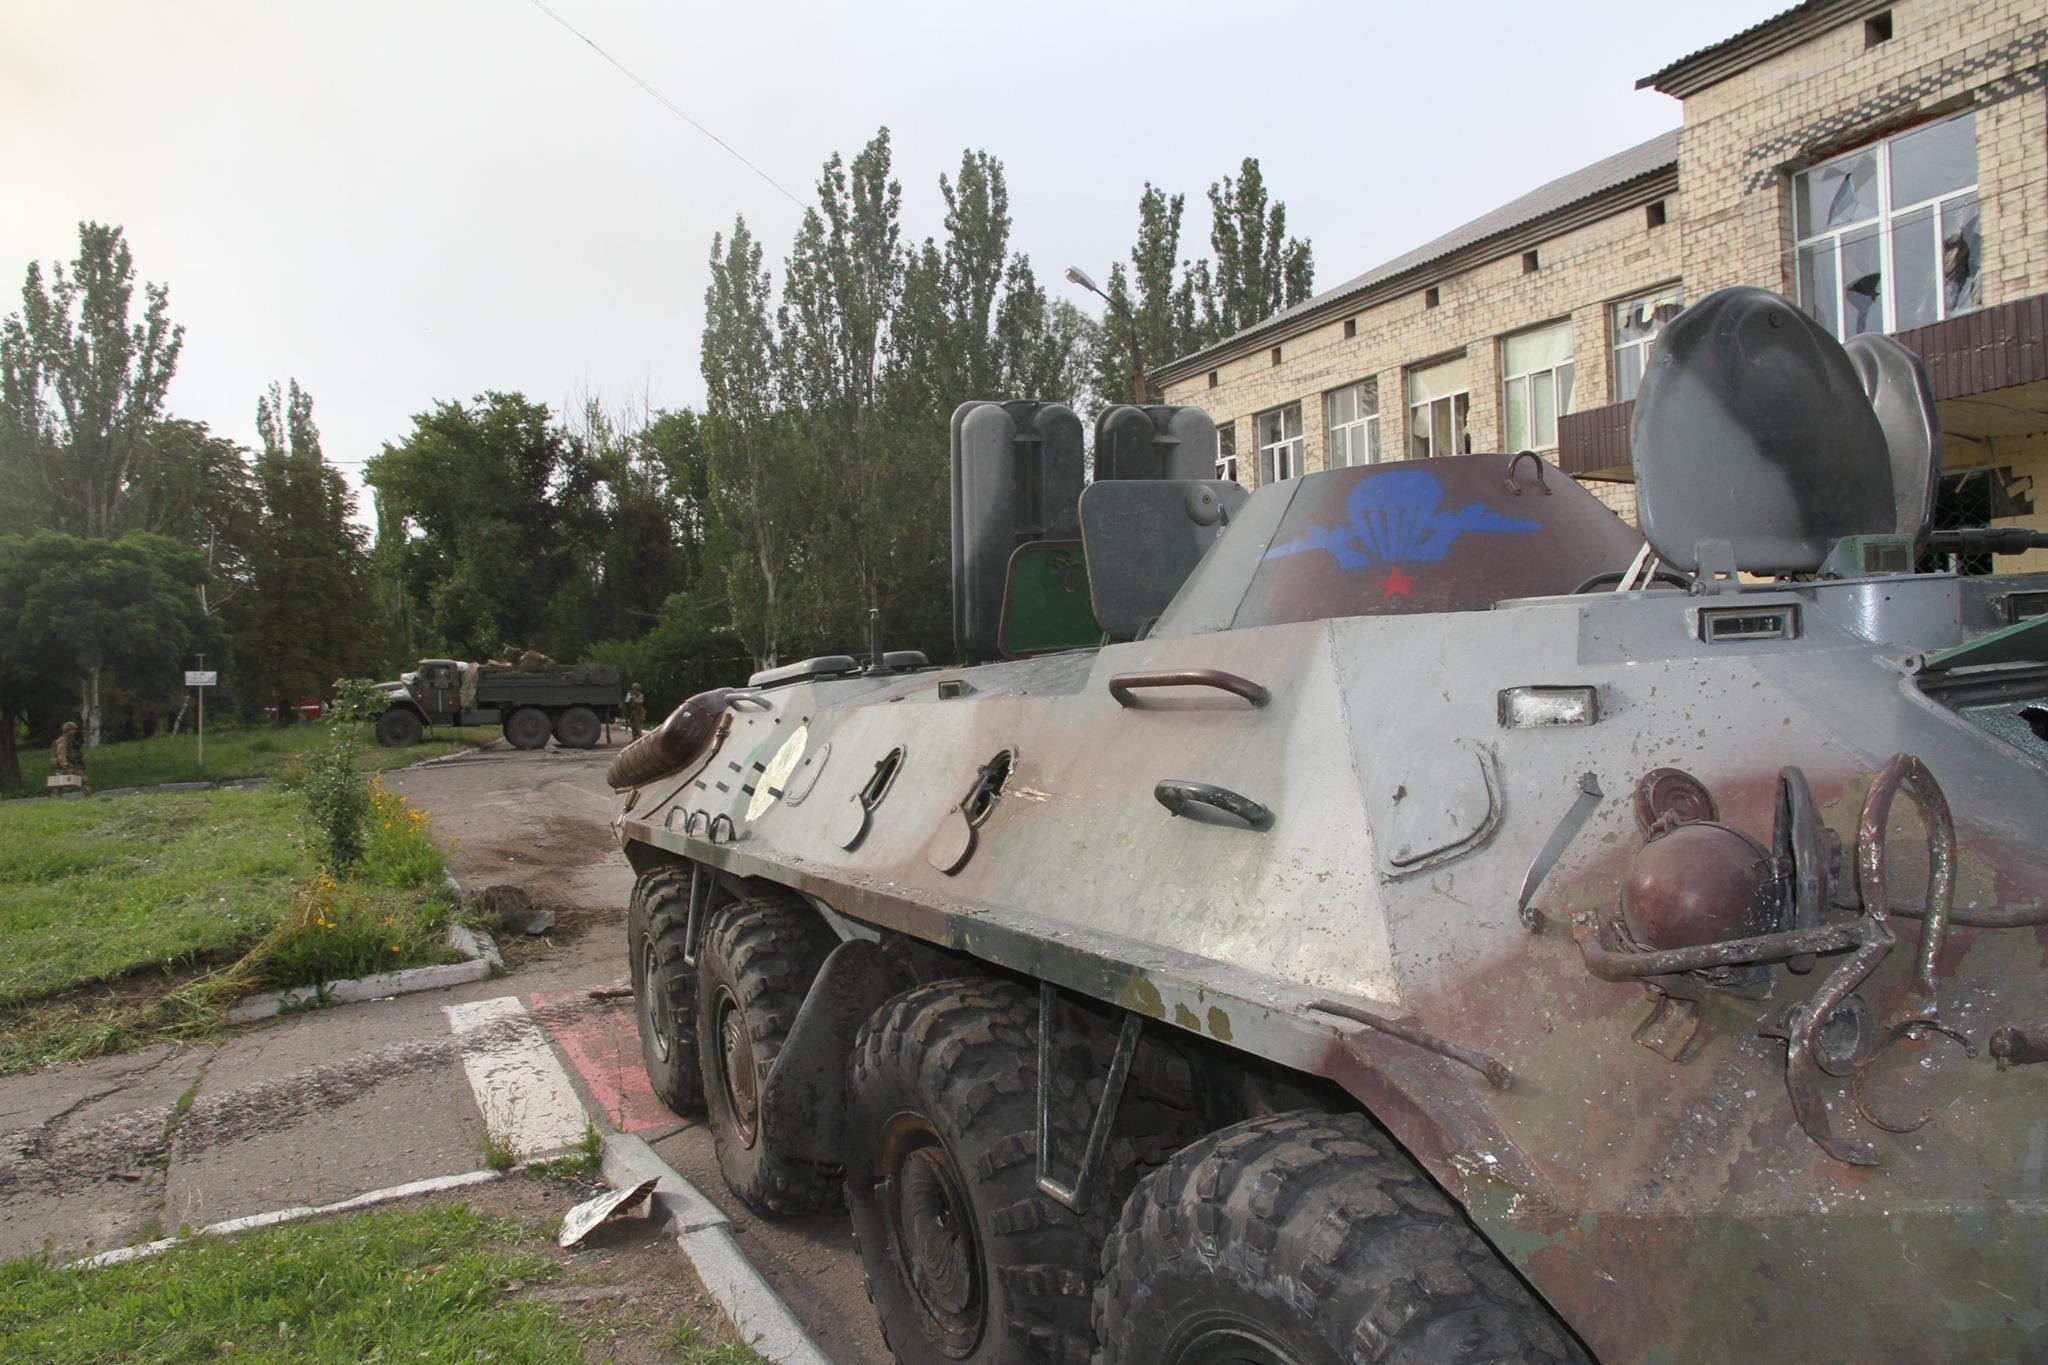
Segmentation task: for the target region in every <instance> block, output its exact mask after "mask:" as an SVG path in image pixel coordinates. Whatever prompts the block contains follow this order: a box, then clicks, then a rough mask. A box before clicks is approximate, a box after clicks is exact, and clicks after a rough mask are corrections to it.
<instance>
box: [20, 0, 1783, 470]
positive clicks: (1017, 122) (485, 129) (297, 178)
mask: <svg viewBox="0 0 2048 1365" xmlns="http://www.w3.org/2000/svg"><path fill="white" fill-rule="evenodd" d="M547 3H548V5H549V6H550V7H551V8H552V9H554V10H555V11H556V12H557V13H559V14H560V15H561V16H562V17H563V18H564V19H566V20H567V21H568V22H569V23H571V24H574V25H575V26H576V27H577V28H579V29H581V30H582V31H583V32H585V33H586V34H588V35H589V37H590V38H591V39H592V40H594V41H595V42H596V43H598V44H599V45H600V46H602V47H604V48H605V49H606V50H608V51H609V52H610V53H612V54H613V55H614V56H615V57H617V58H618V59H619V60H620V61H621V62H623V63H624V64H625V65H626V66H627V67H629V68H631V69H632V70H633V71H634V72H635V73H637V74H638V75H639V76H640V77H642V78H643V79H645V80H646V81H647V82H648V83H649V84H651V85H653V86H654V87H655V88H656V89H658V90H660V91H661V92H662V93H663V94H664V95H666V96H667V97H668V98H669V99H671V100H673V101H674V102H675V103H676V104H677V105H678V106H680V107H681V108H682V109H684V110H686V111H688V113H689V114H690V115H691V116H692V117H694V118H696V119H697V120H699V121H700V122H702V123H703V124H705V125H706V126H707V127H708V128H710V129H711V131H712V132H714V133H716V134H718V135H719V136H720V137H722V138H723V139H724V140H725V141H726V142H728V143H730V144H732V145H733V146H734V147H735V148H737V149H738V150H739V151H740V152H741V153H742V154H744V155H745V156H746V157H747V158H749V159H750V160H751V161H753V162H754V163H755V164H756V165H758V166H759V167H761V168H762V169H763V170H764V171H765V172H766V173H767V174H768V175H769V176H770V177H772V178H773V179H774V180H775V181H777V182H779V183H780V184H781V185H782V186H784V187H786V188H787V189H789V190H790V191H793V192H794V193H795V194H796V195H797V196H798V197H799V198H801V199H803V200H805V201H806V202H809V201H810V200H812V198H813V197H814V188H813V187H814V184H815V181H816V177H817V172H818V167H819V165H820V163H821V162H822V161H823V160H824V159H825V158H826V157H827V156H828V155H829V154H830V153H831V152H832V151H834V150H835V149H838V150H843V151H845V152H846V153H848V154H849V155H851V153H853V152H854V151H855V150H857V149H858V148H859V147H860V145H861V144H862V143H864V142H865V141H866V140H867V139H868V137H869V136H871V135H872V134H873V132H874V130H875V129H876V127H878V126H879V125H883V124H886V125H888V126H889V128H890V130H891V132H892V135H893V139H894V143H895V152H896V162H895V164H896V173H897V177H898V178H899V179H900V180H901V181H902V182H903V186H904V220H905V235H906V238H922V237H924V236H926V235H929V234H936V233H937V232H938V231H939V228H940V224H939V217H940V213H941V204H940V200H939V194H938V186H937V180H938V175H939V173H940V172H941V171H950V170H952V169H953V168H954V167H956V166H957V165H958V162H959V157H960V152H961V149H962V148H964V147H977V148H986V149H987V150H988V151H990V152H992V153H994V154H995V155H996V156H997V157H999V158H1001V159H1002V161H1003V162H1004V164H1005V166H1006V168H1007V170H1008V177H1009V187H1010V206H1011V213H1012V216H1013V217H1014V219H1015V228H1014V230H1013V236H1012V246H1013V248H1015V249H1017V250H1021V251H1023V252H1025V253H1027V254H1028V255H1029V256H1030V257H1031V260H1032V263H1033V265H1034V266H1035V267H1036V268H1037V271H1038V274H1039V277H1040V279H1041V281H1043V282H1045V283H1046V284H1047V285H1048V286H1049V287H1051V288H1052V289H1054V290H1055V291H1067V292H1068V293H1069V294H1070V295H1071V294H1073V293H1074V291H1072V290H1071V287H1070V286H1067V285H1066V284H1065V283H1064V281H1062V280H1061V279H1060V278H1059V276H1060V272H1061V270H1062V269H1063V268H1064V267H1065V266H1066V265H1068V264H1079V265H1081V266H1082V267H1083V268H1085V269H1087V270H1088V271H1089V272H1090V273H1091V274H1094V275H1096V277H1097V278H1098V279H1100V278H1102V277H1103V276H1104V275H1105V274H1106V272H1107V269H1108V266H1109V264H1110V262H1111V261H1112V260H1114V259H1116V258H1118V257H1120V256H1121V255H1122V254H1123V253H1125V252H1127V251H1128V250H1129V249H1130V244H1131V240H1132V237H1133V236H1134V234H1135V228H1136V216H1137V215H1136V201H1137V197H1138V194H1139V192H1140V189H1141V187H1142V185H1143V183H1144V182H1145V181H1146V180H1147V179H1150V180H1152V181H1153V182H1155V183H1157V184H1159V185H1161V186H1163V187H1165V188H1167V189H1169V190H1171V191H1178V192H1183V193H1185V194H1186V195H1187V197H1188V202H1189V207H1188V213H1187V218H1186V222H1185V229H1184V235H1183V244H1184V247H1187V248H1194V247H1202V248H1204V249H1206V243H1207V237H1208V207H1207V203H1206V200H1205V199H1204V196H1203V191H1204V190H1205V188H1206V187H1207V186H1208V185H1209V183H1210V182H1211V181H1213V180H1215V179H1217V178H1218V177H1219V176H1221V175H1222V174H1224V173H1226V172H1230V171H1233V170H1234V168H1235V167H1236V165H1237V163H1238V161H1239V159H1240V158H1242V157H1244V156H1247V155H1251V156H1256V157H1258V158H1259V159H1260V162H1261V164H1262V165H1263V167H1264V170H1265V176H1266V182H1267V185H1268V186H1269V187H1270V189H1271V191H1272V192H1273V194H1274V195H1275V197H1277V198H1280V199H1282V200H1284V201H1285V202H1286V204H1287V210H1288V226H1289V228H1290V230H1291V231H1293V232H1294V233H1296V234H1299V235H1305V236H1307V237H1309V238H1310V239H1311V240H1312V241H1313V243H1314V246H1315V258H1316V284H1317V287H1318V288H1319V289H1320V288H1327V287H1329V286H1331V285H1333V284H1336V283H1338V282H1340V281H1342V280H1343V279H1345V278H1347V277H1349V276H1350V275H1353V274H1356V273H1358V272H1360V271H1363V270H1365V269H1367V268H1369V267H1371V266H1373V265H1376V264H1378V263H1379V262H1380V261H1382V260H1385V259H1387V258H1389V257H1392V256H1395V255H1398V254H1400V253H1401V252H1403V251H1405V250H1407V249H1408V248H1410V247H1413V246H1415V245H1418V244H1419V243H1421V242H1423V241H1426V240H1428V239H1429V238H1430V237H1433V236H1435V235H1437V234H1438V233H1440V232H1442V231H1444V230H1446V229H1448V228H1450V227H1453V226H1456V225H1457V224H1459V223H1461V222H1464V221H1466V220H1468V219H1470V218H1473V217H1476V216H1478V215H1479V214H1480V213H1482V212H1484V211H1486V210H1487V209H1489V208H1492V207H1494V206H1495V205H1497V204H1500V203H1502V202H1504V201H1506V200H1508V199H1510V198H1513V197H1514V196H1515V195H1518V194H1520V193H1522V192H1523V191H1525V190H1528V189H1530V188H1532V187H1534V186H1536V185H1538V184H1541V183H1542V182H1544V181H1546V180H1549V179H1551V178H1553V177H1555V176H1558V175H1561V174H1563V173H1565V172H1567V171H1570V170H1572V169H1575V168H1576V167H1579V166H1582V165H1584V164H1586V163H1588V162H1591V161H1594V160H1597V159H1599V158H1600V157H1603V156H1606V155H1608V154H1609V153H1612V152H1615V151H1618V150H1620V149H1622V148H1624V147H1627V146H1630V145H1632V144H1634V143H1636V142H1639V141H1642V140H1643V139H1645V138H1647V137H1650V136H1653V135H1655V134H1656V133H1658V132H1661V131H1663V130H1665V129H1667V128H1671V127H1674V126H1676V125H1677V123H1678V122H1679V106H1678V103H1677V101H1675V100H1672V99H1670V98H1669V97H1667V96H1664V95H1660V94H1656V93H1655V92H1652V91H1637V90H1636V89H1635V88H1634V85H1635V81H1636V79H1637V78H1638V77H1640V76H1643V75H1646V74H1648V73H1649V72H1651V71H1653V70H1655V69H1657V68H1658V67H1660V66H1662V65H1664V64H1665V63H1666V62H1668V61H1670V60H1672V59H1674V58H1676V57H1679V56H1682V55H1684V54H1686V53H1688V52H1691V51H1693V50H1695V49H1697V48H1699V47H1702V46H1705V45H1706V44H1709V43H1712V42H1715V41H1718V40H1719V39H1721V38H1724V37H1726V36H1728V35H1730V34H1732V33H1734V32H1736V31H1737V30H1738V29H1741V28H1744V27H1746V26H1748V25H1749V24H1752V23H1755V22H1756V21H1757V20H1759V19H1761V18H1764V17H1766V16H1767V15H1769V14H1771V13H1773V12H1776V11H1777V10H1779V9H1782V8H1783V7H1784V4H1785V3H1786V0H1719V2H1718V3H1715V4H1711V5H1671V6H1648V5H1644V4H1642V3H1641V2H1640V0H1598V2H1597V3H1590V4H1583V5H1574V4H1570V3H1564V4H1555V5H1549V6H1530V5H1527V4H1520V3H1515V4H1509V3H1499V2H1497V0H1496V2H1494V3H1474V2H1470V0H1434V2H1433V3H1414V2H1413V0H1410V2H1409V3H1402V4H1398V5H1389V4H1380V3H1363V4H1357V3H1354V4H1329V5H1320V6H1318V5H1306V4H1296V3H1290V2H1288V0H1260V2H1259V3H1235V4H1210V3H1206V2H1205V0H1204V2H1199V3H1198V2H1195V0H1181V3H1175V4H1170V5H1168V4H1157V5H1154V4H1145V5H1137V4H1123V5H1118V4H1104V3H1100V2H1099V0H1098V3H1093V4H1071V3H1069V4H1057V5H1052V4H1047V5H1026V4H1017V5H1011V6H1000V5H992V4H986V3H979V4H977V3H957V2H956V3H953V4H940V3H916V4H912V3H889V0H880V2H879V3H877V2H876V0H870V3H867V4H860V5H852V4H848V5H827V4H821V3H775V2H774V0H766V2H765V3H764V2H762V0H754V2H752V3H727V4H721V5H709V4H702V3H696V2H695V0H668V2H666V3H663V2H660V0H547ZM735 214H744V215H745V216H746V218H747V221H748V222H749V223H750V224H751V225H752V226H753V228H754V230H755V232H756V233H757V235H758V236H760V237H761V239H762V240H763V241H764V242H765V243H766V246H767V258H768V261H769V264H770V265H771V267H772V268H773V269H774V273H775V276H776V287H777V289H778V290H779V289H780V286H781V274H782V271H781V258H782V256H783V254H784V253H785V252H786V249H787V244H788V241H789V239H790V236H791V234H792V233H793V232H794V230H795V229H796V226H797V223H798V220H799V218H800V216H801V214H800V210H799V209H798V208H797V207H796V206H795V205H794V204H792V203H791V202H790V200H789V199H787V198H785V197H784V196H783V195H782V194H781V193H779V192H778V191H777V190H776V189H774V188H772V187H771V186H770V185H769V184H767V183H766V182H764V181H763V180H762V179H761V178H760V177H759V176H757V175H755V174H754V173H753V172H752V171H750V170H748V169H747V168H746V167H745V166H743V165H741V164H739V163H738V162H737V161H735V160H734V159H733V158H732V157H731V156H730V155H728V154H727V153H726V152H724V151H722V150H720V149H719V147H718V146H716V145H715V144H714V143H712V142H711V141H710V140H708V139H707V138H706V137H705V136H704V135H703V134H702V133H700V132H698V131H697V130H695V129H694V128H692V127H690V126H689V125H688V124H686V123H684V122H683V121H682V120H680V119H679V118H677V117H676V116H675V115H674V114H672V113H670V112H669V111H668V110H667V109H664V108H663V107H662V106H661V105H660V104H659V103H657V102H656V101H655V100H654V99H653V98H651V97H650V96H649V95H648V94H647V93H646V92H645V91H643V90H641V89H640V88H638V87H637V86H635V85H634V84H633V83H632V82H631V81H629V80H628V79H627V78H626V77H625V76H624V75H621V74H620V72H619V71H618V70H616V69H614V68H613V67H611V66H609V65H607V64H606V63H605V61H604V60H603V59H602V58H601V57H599V56H598V55H597V54H596V53H594V52H593V51H591V49H590V48H588V47H586V46H585V45H584V44H583V43H582V42H580V41H578V40H577V39H576V38H575V37H573V36H572V35H571V34H569V33H568V32H566V31H565V30H564V29H563V28H561V27H560V26H558V25H557V24H556V22H555V21H554V20H552V19H550V18H549V17H548V16H547V15H546V14H544V13H543V12H542V11H541V10H540V9H538V8H536V7H535V5H534V4H533V3H532V2H531V0H403V2H402V3H399V2H397V0H330V2H329V3H325V4H314V3H308V2H307V0H64V2H63V3H57V2H56V0H0V314H5V313H10V312H13V311H15V310H16V309H17V308H18V307H19V283H18V282H19V280H20V278H21V272H22V269H23V267H24V266H25V265H26V264H27V263H28V262H29V261H30V260H32V259H33V260H42V261H46V262H47V261H50V260H53V259H69V258H70V256H71V255H72V254H73V253H74V252H75V250H76V246H77V234H76V224H77V223H78V221H79V220H80V219H96V220H98V221H101V222H108V223H116V224H120V225H121V226H123V227H124V228H125V229H126V230H127V237H128V241H129V243H130V244H131V246H132V248H133V250H134V253H135V259H136V262H137V266H138V271H139V273H140V274H141V275H142V277H143V278H145V279H147V280H152V281H161V282H163V283H166V284H168V285H169V286H170V295H171V297H170V309H171V316H172V318H173V319H174V320H175V321H177V322H181V323H183V324H184V325H185V327H186V338H185V351H184V355H183V357H182V359H181V361H180V363H179V366H178V375H177V378H176V380H175V382H174V384H173V385H172V388H171V392H170V403H169V406H170V409H171V410H172V411H173V412H174V413H176V414H177V415H179V416H184V417H192V418H198V419H201V420H203V421H206V422H208V423H210V424H211V425H212V426H213V428H214V429H215V430H216V431H217V432H220V433H223V434H226V435H230V436H232V437H234V438H236V439H238V440H242V441H251V440H253V438H254V412H255V404H256V398H257V395H258V393H259V392H261V391H262V389H263V387H264V386H265V385H266V384H267V383H268V382H269V381H271V380H273V379H278V380H282V379H285V378H289V377H296V378H297V379H298V380H299V382H300V383H301V384H302V385H303V386H304V387H305V388H306V389H307V390H308V391H309V392H311V393H312V395H313V398H314V403H315V411H314V415H315V417H316V419H317V421H318V422H319V424H320V427H321V431H322V434H323V438H324V444H325V447H326V451H327V454H328V456H329V458H330V459H333V460H335V461H336V462H338V463H341V464H342V465H343V466H344V467H345V468H346V469H348V470H349V472H350V473H351V475H352V476H353V475H355V474H356V473H358V471H359V470H360V467H361V462H362V461H363V460H365V459H367V458H368V457H369V456H370V455H372V454H374V453H376V451H377V450H378V449H379V448H380V447H381V446H382V445H383V444H384V442H386V441H389V440H396V439H400V438H402V437H403V436H404V434H405V433H406V431H407V430H408V428H409V418H410V416H411V414H413V413H415V412H420V411H422V410H424V409H426V408H427V407H428V406H429V405H431V403H432V402H433V401H434V400H436V399H442V398H465V399H466V398H468V397H470V396H471V395H473V394H476V393H478V392H480V391H482V390H484V389H487V388H498V389H519V390H524V391H525V392H526V393H527V394H528V395H529V396H531V397H534V398H536V399H541V400H544V401H546V402H548V403H550V404H555V405H559V404H560V403H561V402H562V400H563V399H564V398H565V397H567V396H569V395H571V394H572V393H580V392H582V391H583V390H585V389H590V390H595V391H598V392H600V393H601V394H603V395H604V396H606V397H607V398H611V399H618V398H623V397H625V396H627V395H629V394H630V395H633V396H634V397H635V398H638V397H639V396H640V395H642V394H646V395H651V397H652V399H653V401H654V403H655V404H656V405H658V406H675V405H680V404H691V403H695V402H697V401H698V400H699V398H700V396H701V394H702V381H701V380H700V378H699V376H698V372H697V337H698V331H699V326H700V323H701V317H702V311H703V295H704V286H705V283H706V277H707V272H706V268H705V261H706V256H707V253H708V250H709V247H710V243H711V236H712V234H713V233H714V232H717V231H719V230H721V229H723V228H726V227H728V226H729V225H730V224H731V222H732V220H733V216H734V215H735ZM1075 301H1076V302H1078V303H1081V304H1082V305H1083V306H1084V307H1085V306H1090V305H1092V304H1093V303H1094V302H1095V301H1094V300H1093V299H1092V298H1088V297H1087V296H1078V297H1076V299H1075ZM1091 311H1093V309H1092V308H1091Z"/></svg>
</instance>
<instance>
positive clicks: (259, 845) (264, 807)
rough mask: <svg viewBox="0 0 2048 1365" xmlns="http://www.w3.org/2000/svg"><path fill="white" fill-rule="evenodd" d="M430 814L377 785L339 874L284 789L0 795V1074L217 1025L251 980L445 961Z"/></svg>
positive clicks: (324, 976) (447, 952)
mask: <svg viewBox="0 0 2048 1365" xmlns="http://www.w3.org/2000/svg"><path fill="white" fill-rule="evenodd" d="M428 828H429V822H428V821H427V819H426V817H425V816H424V815H423V814H422V813H420V812H417V811H413V810H411V809H410V808H409V807H407V806H406V805H405V803H404V802H402V801H401V800H399V799H398V798H397V797H395V796H391V795H389V794H386V793H382V792H378V793H376V794H375V795H374V796H373V798H372V811H371V820H370V824H369V834H368V846H367V850H366V853H365V858H364V861H363V863H362V864H361V865H360V866H359V867H358V868H357V869H356V873H355V875H354V876H352V877H350V878H348V879H346V880H343V881H339V882H337V881H335V880H334V879H332V878H329V877H326V876H324V875H323V874H321V873H320V871H319V869H318V867H317V866H316V860H315V855H314V849H313V842H312V832H311V826H310V824H309V822H308V820H307V818H306V814H305V809H304V806H303V804H302V803H301V802H300V800H299V799H298V798H297V797H296V796H294V795H292V794H291V793H289V792H285V791H282V790H276V789H265V790H259V791H247V792H244V791H213V792H191V793H177V794H171V795H160V796H135V797H124V798H120V799H117V800H106V801H100V800H94V801H34V802H31V801H17V802H7V803H0V1074H5V1073H7V1072H11V1071H18V1070H23V1069H27V1068H31V1067H36V1066H41V1065H46V1064H49V1063H52V1062H61V1061H69V1060H72V1059H74V1058H78V1057H86V1056H96V1055H101V1054H104V1053H108V1052H117V1051H121V1050H122V1049H124V1048H127V1047H132V1046H135V1045H137V1044H138V1043H142V1042H147V1041H150V1040H152V1039H156V1038H178V1037H189V1036H191V1035H192V1034H194V1033H198V1032H204V1031H206V1030H208V1029H212V1028H216V1027H218V1024H219V1020H220V1016H221V1013H222V1012H223V1011H224V1010H225V1008H226V1006H227V1005H228V1004H230V1003H232V1000H233V999H234V997H235V996H237V995H238V994H240V993H242V992H245V991H248V990H253V989H263V988H272V989H275V988H282V987H289V986H303V985H315V984H318V983H320V982H325V981H332V980H337V979H339V978H342V977H350V976H361V975H364V974H366V973H369V972H376V971H390V970H394V969H396V968H400V967H411V966H418V965H421V964H423V963H430V962H447V961H453V960H454V959H455V956H456V954H455V953H454V951H453V950H452V949H451V948H449V947H448V945H447V942H446V937H445V935H446V929H447V920H448V915H449V913H450V906H449V903H448V896H447V891H446V887H445V884H444V883H443V879H442V863H441V857H440V853H439V851H438V850H437V849H436V848H435V847H434V845H433V842H432V840H431V839H430V837H429V835H428ZM229 963H233V964H234V965H233V966H226V964H229ZM205 967H225V970H222V971H216V972H212V973H210V974H207V975H203V976H200V977H199V978H198V979H197V980H194V981H185V980H182V978H186V977H190V976H192V975H193V974H194V973H195V972H197V971H198V970H199V969H201V968H205ZM102 985H105V986H106V987H107V988H106V989H104V990H100V991H87V990H85V989H84V988H87V987H95V986H102Z"/></svg>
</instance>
